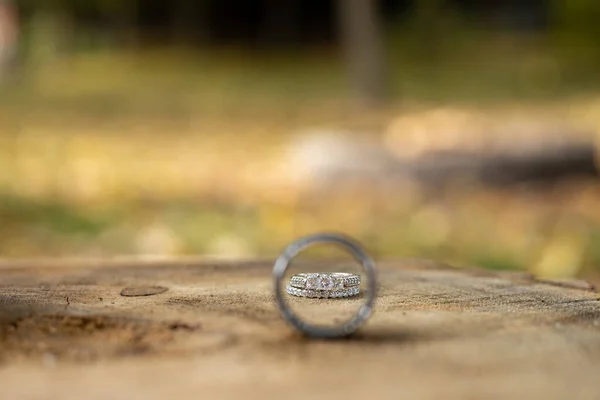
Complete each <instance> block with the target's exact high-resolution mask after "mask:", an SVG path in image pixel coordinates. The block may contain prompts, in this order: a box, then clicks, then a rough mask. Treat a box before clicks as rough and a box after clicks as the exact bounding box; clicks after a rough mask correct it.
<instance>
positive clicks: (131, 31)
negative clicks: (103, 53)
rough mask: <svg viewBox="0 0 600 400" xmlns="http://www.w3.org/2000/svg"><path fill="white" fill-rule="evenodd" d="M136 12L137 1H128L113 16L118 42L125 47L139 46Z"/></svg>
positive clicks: (137, 8)
mask: <svg viewBox="0 0 600 400" xmlns="http://www.w3.org/2000/svg"><path fill="white" fill-rule="evenodd" d="M138 11H139V4H138V0H129V1H126V2H124V3H123V6H122V7H119V9H118V11H116V15H115V16H114V18H115V23H116V30H117V32H118V33H117V35H118V38H119V41H120V42H121V44H123V45H124V46H125V47H137V46H138V45H139V42H140V32H139V26H138Z"/></svg>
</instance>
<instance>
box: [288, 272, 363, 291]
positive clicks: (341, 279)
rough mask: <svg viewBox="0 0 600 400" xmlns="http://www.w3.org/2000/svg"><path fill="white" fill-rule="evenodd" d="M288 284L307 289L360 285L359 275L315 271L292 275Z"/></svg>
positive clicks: (342, 287)
mask: <svg viewBox="0 0 600 400" xmlns="http://www.w3.org/2000/svg"><path fill="white" fill-rule="evenodd" d="M290 286H293V287H295V288H300V289H309V290H333V289H344V288H347V287H350V286H360V275H357V274H350V273H347V272H329V273H328V272H317V273H302V274H295V275H292V277H291V278H290Z"/></svg>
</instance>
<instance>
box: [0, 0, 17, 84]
mask: <svg viewBox="0 0 600 400" xmlns="http://www.w3.org/2000/svg"><path fill="white" fill-rule="evenodd" d="M19 42H20V24H19V18H18V15H17V11H16V7H15V6H14V5H13V4H12V3H11V2H7V1H5V0H0V84H2V83H4V82H5V81H7V80H8V79H9V77H8V76H9V74H10V72H11V70H12V68H13V67H14V66H15V62H16V59H17V55H18V52H19Z"/></svg>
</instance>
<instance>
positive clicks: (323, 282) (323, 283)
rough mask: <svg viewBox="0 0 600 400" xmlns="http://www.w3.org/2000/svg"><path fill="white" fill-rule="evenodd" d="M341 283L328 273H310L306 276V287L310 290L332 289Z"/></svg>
mask: <svg viewBox="0 0 600 400" xmlns="http://www.w3.org/2000/svg"><path fill="white" fill-rule="evenodd" d="M341 284H343V283H342V282H341V281H338V280H337V279H335V278H334V277H333V276H331V275H330V274H310V275H309V276H308V277H307V278H306V288H307V289H311V290H333V289H335V288H337V287H339V286H340V285H341Z"/></svg>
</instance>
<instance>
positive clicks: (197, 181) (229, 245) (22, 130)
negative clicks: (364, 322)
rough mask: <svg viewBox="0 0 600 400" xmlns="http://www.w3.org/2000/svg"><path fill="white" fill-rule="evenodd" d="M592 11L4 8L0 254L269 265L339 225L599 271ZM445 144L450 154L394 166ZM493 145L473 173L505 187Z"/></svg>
mask: <svg viewBox="0 0 600 400" xmlns="http://www.w3.org/2000/svg"><path fill="white" fill-rule="evenodd" d="M598 18H600V3H598V2H597V1H594V0H569V1H566V0H564V1H558V0H554V1H542V0H526V1H483V0H452V1H450V0H448V1H442V0H413V1H408V0H395V1H393V0H388V1H383V0H381V1H374V0H347V1H345V0H337V1H323V0H314V1H308V0H286V1H269V0H239V1H233V0H227V1H216V0H213V1H209V0H204V1H196V2H192V1H186V0H179V1H172V2H167V1H159V0H153V1H151V0H130V1H116V0H86V1H83V0H54V1H45V2H40V1H33V0H30V1H27V0H22V1H18V0H13V1H7V0H0V255H1V256H2V257H7V258H30V257H107V256H111V257H112V256H118V255H143V256H145V257H163V256H179V255H202V256H210V257H225V258H251V257H275V256H276V255H277V254H278V252H279V250H280V249H281V248H282V247H283V246H284V245H285V244H286V243H287V242H288V241H290V240H293V239H294V238H296V237H297V236H299V235H302V234H305V233H311V232H315V231H320V230H335V231H343V232H346V233H348V234H350V235H353V236H355V237H356V238H357V239H359V240H361V241H363V242H365V244H366V245H367V246H368V247H369V248H370V249H371V250H372V251H373V252H374V254H375V255H377V256H378V257H420V258H434V259H437V260H442V261H448V262H451V263H454V264H456V265H478V266H482V267H485V268H493V269H522V270H529V271H531V272H533V273H535V274H538V275H541V276H548V277H572V276H582V277H585V278H587V279H591V280H598V276H597V275H599V274H600V268H598V266H600V185H599V184H598V181H597V179H596V176H595V174H594V173H593V171H590V168H594V165H595V164H594V162H595V159H594V157H595V154H596V142H597V140H596V137H597V130H598V128H599V127H600V47H599V46H600V45H599V43H598V37H599V36H598V35H599V34H600V25H599V24H598V23H597V21H598ZM573 143H575V144H577V145H578V146H581V147H582V148H584V151H583V153H581V154H583V155H580V153H576V155H575V156H573V157H575V159H576V160H577V162H575V163H574V166H572V167H569V168H565V167H564V164H565V160H570V159H571V158H569V157H571V156H572V154H573V151H572V150H571V147H572V146H571V144H573ZM549 146H550V147H549ZM557 152H558V153H557ZM556 153H557V154H558V155H556ZM439 154H455V155H456V156H455V157H454V158H453V160H454V161H453V164H452V165H457V161H456V160H459V162H458V164H459V165H460V166H461V167H460V168H458V169H457V172H455V173H451V174H448V171H449V168H447V167H445V166H444V165H437V164H435V163H434V164H431V163H430V161H427V162H429V164H427V162H426V163H425V167H423V168H424V169H425V170H427V171H429V172H428V174H429V175H427V174H426V175H427V177H425V178H424V177H423V176H421V175H419V174H417V175H418V176H416V177H415V176H413V175H411V174H410V173H408V174H407V172H406V171H411V170H412V169H414V168H416V167H419V166H421V165H424V164H423V163H424V161H423V160H432V159H433V160H434V161H436V162H437V160H440V159H442V158H439V157H441V156H439V157H438V155H439ZM563 154H564V156H563ZM499 155H500V156H503V155H508V156H509V161H502V162H500V163H497V164H494V163H492V164H491V165H492V166H491V167H490V166H488V167H485V168H488V169H487V170H486V171H489V170H490V168H491V170H492V172H494V173H495V171H500V172H502V173H504V174H508V175H509V176H510V177H512V178H514V179H512V180H511V182H510V183H506V182H502V183H501V184H498V182H495V181H494V180H493V179H491V180H490V179H488V178H487V176H488V175H486V174H483V175H484V177H483V178H480V179H472V176H473V175H477V176H479V175H480V174H479V170H480V169H481V168H482V167H481V165H487V164H485V163H486V162H487V161H489V160H492V161H493V160H494V159H496V158H497V157H498V156H499ZM514 155H517V156H516V158H515V157H513V156H514ZM549 155H552V157H550V160H546V159H547V158H549ZM427 157H429V158H427ZM511 157H512V158H511ZM515 159H516V160H517V162H515V161H514V160H515ZM540 159H542V160H546V161H547V162H546V161H544V162H542V163H539V162H538V161H539V160H540ZM470 160H475V161H474V162H471V161H470ZM482 160H483V161H482ZM510 160H512V161H510ZM532 160H533V161H532ZM536 160H538V161H536ZM482 163H483V164H482ZM590 165H591V167H590ZM450 169H451V168H450ZM530 170H531V171H535V172H536V173H535V174H532V173H529V171H530ZM540 171H541V172H542V173H540ZM478 174H479V175H478ZM492 175H494V174H492ZM431 176H433V177H434V178H436V179H431ZM542 176H543V177H542Z"/></svg>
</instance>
